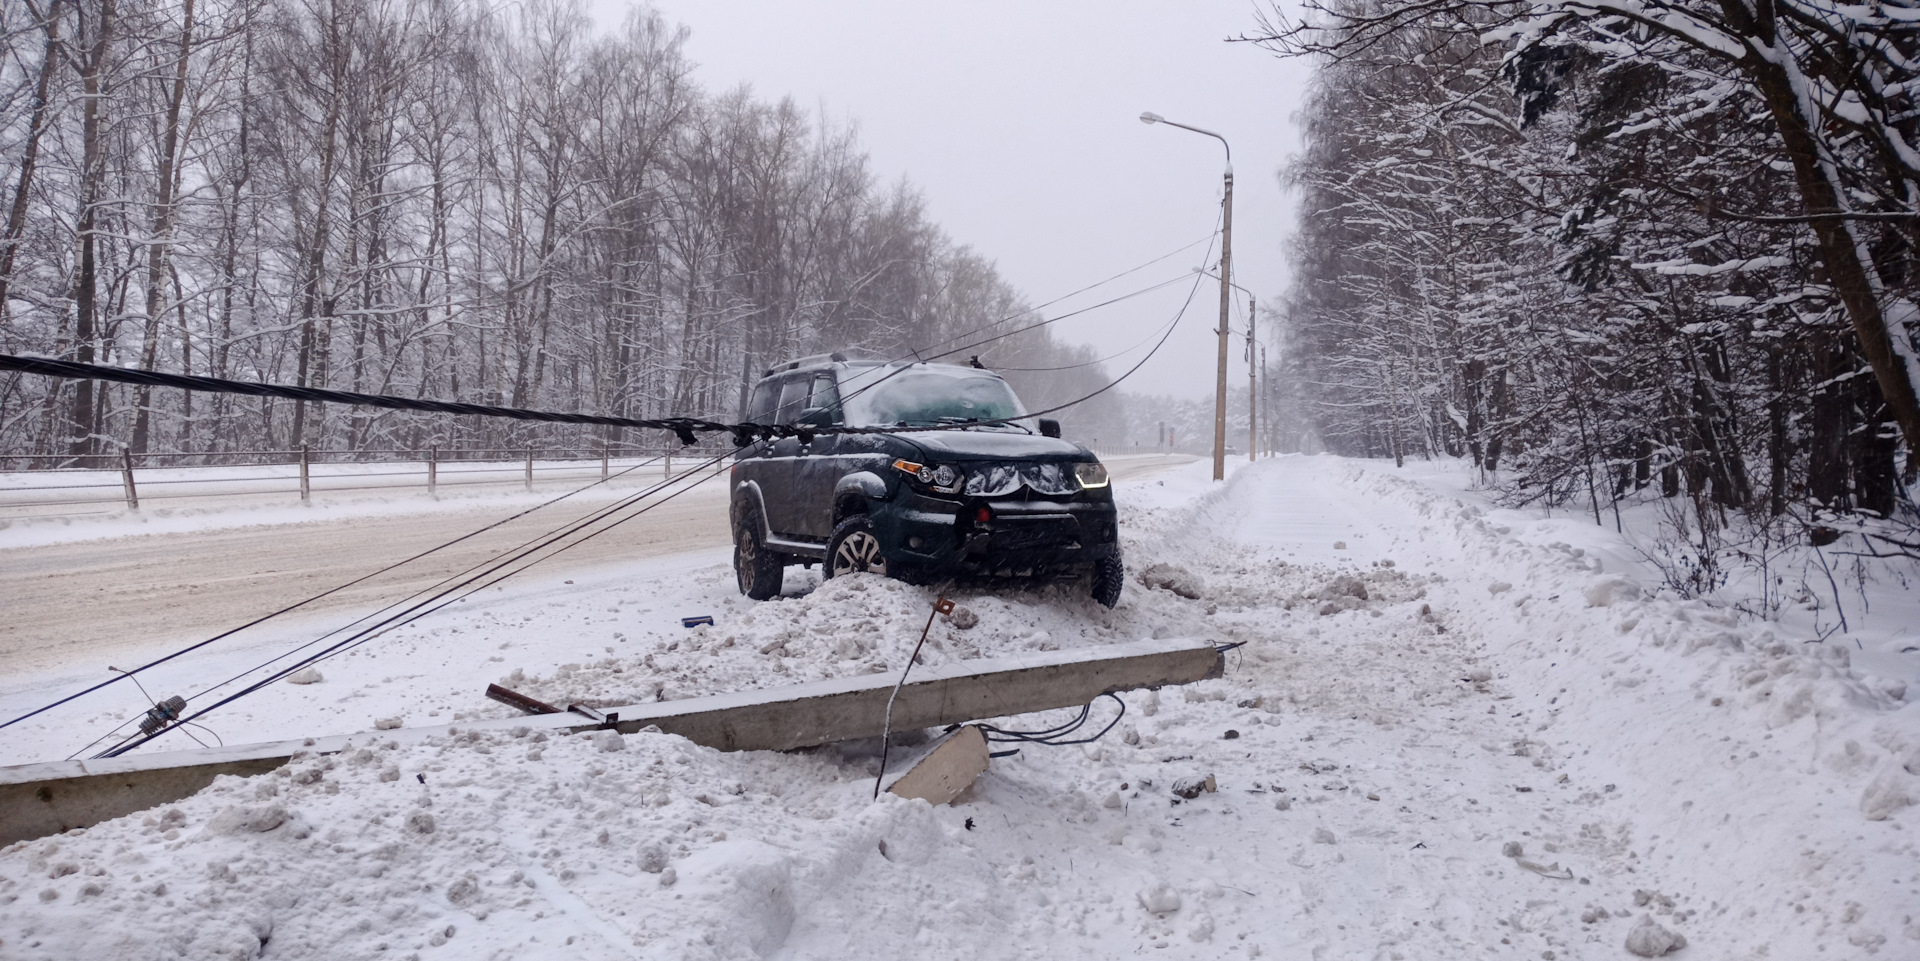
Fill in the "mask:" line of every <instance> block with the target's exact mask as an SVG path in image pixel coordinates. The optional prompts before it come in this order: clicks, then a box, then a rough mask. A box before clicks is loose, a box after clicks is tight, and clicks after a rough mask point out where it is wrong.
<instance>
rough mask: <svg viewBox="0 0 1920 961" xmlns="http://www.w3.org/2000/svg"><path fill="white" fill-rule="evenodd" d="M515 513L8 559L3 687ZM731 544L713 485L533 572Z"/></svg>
mask: <svg viewBox="0 0 1920 961" xmlns="http://www.w3.org/2000/svg"><path fill="white" fill-rule="evenodd" d="M1191 460H1192V458H1191V457H1186V456H1183V455H1138V456H1123V457H1114V458H1110V459H1108V461H1107V464H1108V467H1109V469H1110V470H1111V471H1112V473H1113V475H1114V477H1115V478H1116V479H1121V480H1125V479H1128V478H1134V477H1139V476H1142V475H1145V474H1149V473H1153V472H1155V471H1158V470H1162V469H1165V468H1167V467H1171V466H1174V465H1176V464H1182V463H1186V462H1188V461H1191ZM613 500H614V497H612V496H609V495H606V494H599V495H595V496H594V497H592V498H587V497H582V498H576V499H571V500H568V501H564V502H562V503H561V504H559V505H555V506H553V507H549V508H546V509H543V510H539V511H535V512H534V513H532V514H530V515H528V516H527V517H524V518H521V519H519V520H516V521H513V522H511V523H508V524H505V525H502V526H500V527H497V528H494V529H492V530H489V531H487V532H485V533H483V534H480V535H478V536H475V537H472V538H470V539H468V540H465V541H462V542H461V543H459V544H456V545H454V546H452V547H448V548H445V549H443V550H441V551H438V552H436V553H434V554H433V555H431V556H429V557H426V558H423V559H421V560H418V561H415V562H413V563H410V564H407V565H405V566H404V567H402V568H400V569H398V570H395V571H392V572H390V573H387V574H383V575H380V576H379V577H376V578H373V579H371V580H368V581H366V582H364V583H361V584H358V585H355V586H353V587H349V588H347V589H345V590H342V591H340V592H338V593H336V594H333V595H331V596H329V597H327V598H325V599H324V600H322V601H319V602H317V603H315V604H312V605H309V606H307V607H305V608H302V612H303V613H323V612H326V611H334V610H341V609H356V610H365V611H372V610H374V609H376V608H378V607H380V606H381V605H383V604H386V603H389V602H391V601H393V600H396V599H398V598H400V597H403V596H405V595H407V594H410V593H412V592H414V591H417V590H420V589H422V588H426V587H429V586H431V585H433V584H435V583H437V582H439V581H441V580H442V579H444V578H446V577H447V576H448V575H451V574H455V573H458V572H460V571H464V570H467V569H468V568H470V567H472V566H473V565H475V564H478V563H481V562H483V561H485V560H487V559H488V558H491V557H494V556H496V555H498V554H499V553H500V552H502V551H505V550H508V549H510V548H512V547H514V546H516V545H519V544H522V543H524V542H526V541H527V540H529V539H531V538H534V537H536V536H538V535H540V534H543V533H546V532H548V531H550V530H552V529H554V528H556V527H558V526H560V525H561V524H562V523H564V522H566V521H568V520H571V519H574V518H578V517H580V516H582V515H584V514H586V513H588V512H589V511H591V510H593V509H594V508H597V507H600V506H605V505H607V504H610V503H612V502H613ZM511 513H513V510H512V509H511V508H509V507H506V506H503V505H499V504H496V505H493V506H476V507H473V508H471V509H461V510H453V511H448V510H444V509H439V510H433V511H423V512H421V513H418V514H393V513H383V514H380V515H378V516H366V517H352V516H348V517H336V518H330V519H326V520H319V521H311V522H301V523H292V524H273V525H263V526H254V527H232V528H224V529H207V530H196V531H190V532H183V533H168V534H146V535H137V536H131V537H115V538H106V539H98V540H86V541H76V542H69V543H61V544H50V545H43V546H32V547H17V548H9V549H7V550H5V551H0V675H22V674H32V673H39V672H41V671H45V670H50V669H56V668H59V667H60V666H62V665H65V664H70V663H73V662H75V661H77V660H80V659H82V658H85V659H99V658H102V657H107V658H113V657H128V658H130V657H131V656H133V655H135V654H140V653H151V652H154V651H157V650H159V649H160V648H162V647H168V646H172V645H174V644H177V643H179V642H181V641H184V640H189V639H196V640H197V639H201V638H205V637H209V636H211V635H213V634H216V633H219V632H220V631H222V630H226V629H228V628H231V627H235V626H237V625H239V624H241V623H244V622H246V621H248V620H251V619H253V618H255V617H259V616H261V615H263V614H267V613H270V612H272V611H275V610H279V609H280V608H282V607H285V606H287V605H289V604H292V603H294V602H296V601H299V600H301V599H302V598H306V597H310V596H312V595H315V594H318V593H320V592H322V591H325V590H327V589H329V588H333V587H337V586H339V585H341V584H344V583H346V582H348V581H352V580H354V579H355V578H358V577H361V576H364V575H366V574H369V573H371V572H373V571H376V570H379V569H380V568H382V567H384V566H386V565H388V564H391V563H393V562H395V561H398V560H401V559H403V558H407V557H411V556H413V555H415V554H418V553H420V552H422V551H425V550H427V549H428V548H430V547H433V546H435V545H437V544H441V543H443V542H445V541H448V540H451V539H453V538H455V537H457V536H459V535H461V534H463V533H467V532H469V531H474V530H477V529H479V528H481V527H484V526H486V525H487V524H491V523H493V522H495V521H498V520H500V519H501V518H502V517H505V516H507V515H509V514H511ZM209 523H210V524H214V523H217V520H210V522H209ZM727 543H728V531H727V511H726V488H725V485H724V483H723V482H721V481H717V480H714V481H708V482H706V483H703V484H701V485H699V486H698V487H695V488H693V489H691V490H689V491H687V492H686V493H684V494H682V495H680V496H679V497H677V498H675V499H673V500H671V501H668V502H666V503H663V504H661V505H659V506H658V507H655V508H653V509H651V510H649V511H648V512H647V513H646V514H645V515H644V516H643V517H641V518H638V519H636V520H634V521H631V522H628V523H627V524H625V525H623V526H621V527H618V528H615V529H614V530H612V531H611V532H609V533H607V534H604V535H602V536H599V537H596V538H594V539H593V540H590V541H587V542H586V543H584V544H582V545H580V546H578V547H575V548H573V549H571V550H568V551H566V552H565V553H562V554H559V555H557V556H555V557H553V558H552V559H551V560H547V561H543V562H542V563H541V564H540V565H539V566H538V567H536V568H534V570H536V571H538V572H540V573H542V574H545V575H547V576H556V575H563V574H565V573H567V572H570V571H580V570H585V569H590V568H594V567H599V566H603V565H607V564H611V563H619V562H623V561H631V560H638V559H645V558H654V557H661V556H665V555H671V554H680V553H686V552H689V551H696V550H702V549H712V548H719V547H725V546H726V545H727ZM123 666H124V665H123Z"/></svg>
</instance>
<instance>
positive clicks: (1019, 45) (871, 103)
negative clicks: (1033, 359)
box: [590, 0, 1308, 396]
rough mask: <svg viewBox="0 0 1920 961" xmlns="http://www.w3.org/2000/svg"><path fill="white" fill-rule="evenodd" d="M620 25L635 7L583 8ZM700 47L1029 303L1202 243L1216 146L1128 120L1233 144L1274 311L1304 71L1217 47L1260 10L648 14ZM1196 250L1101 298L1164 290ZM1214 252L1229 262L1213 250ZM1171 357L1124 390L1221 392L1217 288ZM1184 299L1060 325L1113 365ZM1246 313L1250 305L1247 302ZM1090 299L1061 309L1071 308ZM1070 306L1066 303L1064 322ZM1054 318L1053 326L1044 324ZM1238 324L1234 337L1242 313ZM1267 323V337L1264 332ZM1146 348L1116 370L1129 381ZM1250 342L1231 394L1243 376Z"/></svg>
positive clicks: (950, 8) (845, 2) (680, 1)
mask: <svg viewBox="0 0 1920 961" xmlns="http://www.w3.org/2000/svg"><path fill="white" fill-rule="evenodd" d="M590 3H591V7H590V9H591V11H592V14H593V16H594V17H595V19H596V20H599V21H601V22H602V23H603V24H605V25H611V24H613V23H615V22H617V21H618V20H619V19H620V18H621V17H623V16H624V14H625V11H626V10H627V9H628V8H629V7H630V6H632V3H631V0H590ZM653 6H654V7H655V8H656V9H658V10H660V11H661V12H662V13H663V14H664V15H665V16H666V17H667V18H668V19H669V20H673V21H677V22H679V23H682V24H685V25H686V26H688V27H689V28H691V30H692V38H691V39H690V40H689V42H688V48H687V50H688V55H689V56H690V58H691V59H692V60H693V61H694V62H695V63H697V64H698V69H697V71H696V73H695V76H696V78H697V79H698V80H699V81H700V82H701V84H702V85H703V86H705V87H707V88H708V89H714V90H718V89H723V88H728V87H732V86H736V85H738V84H742V83H745V84H750V85H752V87H753V88H754V89H755V91H756V92H758V93H759V94H760V95H761V96H763V97H766V98H768V99H777V98H779V97H781V96H791V97H793V98H794V99H795V101H797V102H798V103H799V104H800V105H801V106H804V107H808V108H810V109H812V110H814V111H816V112H822V111H824V112H825V114H826V115H827V116H828V117H830V118H832V119H834V120H836V121H843V122H844V121H852V122H855V123H857V124H858V126H859V130H860V137H861V140H862V142H863V143H864V145H865V146H866V149H867V150H868V152H869V153H870V154H871V156H872V163H873V167H874V171H875V173H876V174H877V175H878V176H879V177H880V178H881V179H882V180H883V181H894V180H898V179H899V178H901V177H905V178H907V179H908V180H909V181H910V182H911V183H913V184H914V185H915V186H916V187H917V188H918V189H919V190H920V192H921V193H922V194H923V195H924V196H925V197H926V199H927V204H928V212H929V214H930V216H931V217H932V218H933V220H934V221H935V222H936V223H938V224H940V225H941V226H942V227H943V228H944V229H945V230H946V231H947V233H948V234H949V235H950V236H952V237H953V238H954V239H955V240H957V241H959V242H961V243H964V244H966V245H968V246H970V247H972V248H974V249H975V250H976V251H978V252H980V253H981V254H983V255H984V256H986V257H988V258H990V259H992V260H993V261H994V262H996V263H997V264H998V266H999V268H1000V271H1001V274H1002V275H1003V276H1005V277H1006V278H1007V279H1008V280H1009V281H1011V282H1012V283H1013V284H1014V285H1015V286H1016V287H1017V288H1018V289H1020V290H1021V291H1022V292H1024V293H1025V294H1026V295H1027V297H1028V298H1029V299H1030V300H1031V301H1032V302H1034V303H1036V304H1037V303H1041V302H1045V301H1048V300H1052V299H1054V298H1055V297H1058V296H1060V295H1061V294H1064V293H1066V292H1068V291H1071V290H1074V289H1077V288H1079V287H1083V286H1085V285H1087V284H1089V283H1092V282H1094V281H1097V280H1100V279H1103V278H1105V277H1107V276H1110V275H1112V274H1115V273H1118V272H1120V271H1122V270H1125V269H1127V268H1129V267H1133V266H1136V265H1138V264H1140V263H1142V262H1145V261H1148V260H1151V259H1153V258H1155V257H1158V256H1160V255H1162V254H1165V253H1168V252H1170V251H1172V250H1174V249H1175V248H1178V247H1181V246H1182V245H1185V244H1188V243H1190V242H1192V241H1195V240H1198V239H1200V238H1202V237H1204V236H1206V235H1207V233H1208V232H1209V231H1210V230H1211V229H1212V227H1213V224H1214V221H1215V218H1216V216H1217V214H1218V209H1219V196H1220V186H1221V185H1220V174H1221V172H1222V168H1223V166H1224V159H1223V152H1222V150H1221V147H1220V144H1219V142H1218V141H1216V140H1213V139H1211V138H1207V137H1202V136H1200V135H1197V134H1193V133H1188V132H1186V131H1182V130H1176V129H1173V128H1171V127H1167V126H1164V125H1161V126H1151V127H1150V126H1147V125H1144V124H1142V123H1140V121H1139V120H1138V119H1137V118H1138V117H1139V115H1140V112H1141V111H1143V110H1152V111H1154V112H1156V113H1159V114H1162V115H1164V116H1166V117H1167V118H1168V119H1170V120H1178V121H1180V122H1182V123H1186V124H1190V125H1192V126H1196V127H1204V128H1207V129H1209V130H1213V131H1216V132H1218V133H1220V134H1222V135H1223V136H1225V137H1226V138H1227V139H1228V140H1229V141H1230V142H1231V143H1232V145H1233V162H1234V174H1235V184H1234V279H1235V281H1236V282H1237V283H1239V284H1241V285H1243V286H1245V287H1247V288H1249V289H1251V290H1252V291H1253V292H1254V293H1256V294H1258V295H1259V296H1260V297H1261V299H1262V301H1263V302H1264V301H1265V300H1267V299H1268V298H1273V299H1276V300H1277V298H1278V296H1279V295H1280V293H1281V292H1282V290H1283V288H1284V285H1285V283H1286V271H1285V264H1284V258H1283V256H1282V245H1283V244H1284V243H1285V241H1286V237H1287V233H1288V230H1289V229H1290V219H1289V216H1290V202H1289V199H1288V198H1287V197H1286V196H1285V195H1284V194H1283V193H1282V191H1281V188H1280V184H1279V180H1278V177H1277V172H1278V170H1279V168H1280V166H1281V165H1282V164H1283V163H1284V162H1285V160H1286V158H1287V156H1288V155H1289V154H1291V153H1293V152H1294V151H1296V150H1297V149H1298V143H1299V142H1298V137H1297V133H1296V130H1295V128H1294V125H1293V122H1292V116H1293V113H1294V112H1295V111H1296V110H1297V109H1298V107H1299V105H1300V102H1301V99H1302V96H1303V94H1304V87H1305V84H1306V80H1307V76H1308V71H1307V69H1306V65H1305V64H1303V63H1300V62H1295V61H1283V60H1280V59H1278V58H1276V57H1274V56H1273V55H1272V54H1269V53H1267V52H1265V51H1263V50H1261V49H1258V48H1256V47H1253V46H1251V45H1248V44H1240V43H1227V42H1225V38H1227V37H1230V36H1234V35H1237V34H1241V33H1245V32H1252V31H1253V30H1255V29H1256V22H1255V16H1256V13H1257V11H1258V9H1260V8H1259V7H1258V6H1256V4H1255V3H1254V2H1253V0H1158V2H1155V0H1099V2H1094V0H1044V2H1034V0H967V2H959V0H949V2H945V3H934V2H915V0H806V2H799V3H796V2H793V0H657V2H655V3H654V4H653ZM1203 251H1204V247H1196V248H1194V249H1192V250H1190V251H1188V252H1186V253H1184V254H1182V255H1180V256H1178V257H1176V258H1173V259H1171V260H1168V261H1166V262H1164V263H1162V264H1160V265H1158V266H1157V267H1154V268H1149V269H1148V270H1145V271H1142V272H1140V273H1138V274H1135V275H1132V276H1131V277H1129V278H1127V279H1126V280H1123V281H1120V282H1117V283H1116V284H1114V285H1113V286H1112V287H1109V288H1103V289H1102V290H1101V291H1099V292H1097V293H1099V294H1106V295H1108V296H1111V295H1112V294H1117V293H1122V292H1125V291H1127V290H1130V289H1133V288H1135V287H1139V286H1145V285H1146V284H1147V283H1150V282H1152V281H1157V280H1163V279H1168V278H1171V277H1174V276H1177V275H1180V274H1182V273H1184V272H1186V271H1189V270H1191V268H1192V267H1193V266H1196V265H1198V264H1199V263H1200V261H1201V259H1202V256H1203ZM1214 256H1215V257H1217V256H1218V252H1217V251H1216V252H1215V255H1214ZM1206 283H1207V286H1206V287H1203V288H1202V290H1201V292H1200V294H1199V295H1198V296H1197V297H1195V298H1194V305H1193V308H1192V310H1191V311H1190V312H1189V313H1188V315H1187V317H1186V319H1185V320H1184V321H1183V322H1182V323H1181V326H1180V328H1179V330H1178V331H1177V332H1176V333H1175V334H1174V336H1173V338H1172V339H1171V340H1170V341H1169V342H1168V344H1167V347H1166V348H1165V349H1163V350H1162V351H1161V352H1160V354H1158V355H1157V356H1155V357H1154V359H1153V361H1152V362H1151V363H1149V364H1148V365H1147V366H1146V367H1144V368H1142V369H1141V371H1140V373H1139V374H1138V375H1136V376H1135V377H1134V379H1133V380H1131V381H1130V382H1129V383H1128V385H1127V386H1128V388H1129V389H1132V390H1141V391H1148V392H1156V393H1157V392H1165V393H1173V394H1179V395H1183V396H1202V395H1206V396H1211V394H1212V392H1213V382H1214V381H1213V370H1214V350H1215V346H1214V342H1213V338H1212V330H1213V326H1214V322H1215V320H1216V319H1217V317H1218V312H1219V286H1218V284H1217V282H1214V281H1211V280H1209V281H1207V282H1206ZM1186 294H1187V285H1185V284H1180V285H1176V286H1175V287H1172V288H1168V289H1167V290H1165V291H1163V292H1161V293H1159V294H1156V295H1151V296H1145V297H1141V298H1137V299H1135V300H1132V301H1129V302H1127V303H1126V304H1125V305H1121V306H1117V307H1113V308H1106V309H1102V310H1099V311H1095V312H1092V313H1089V314H1086V315H1083V316H1082V317H1080V318H1075V319H1073V320H1069V321H1065V322H1062V323H1061V324H1059V325H1058V326H1057V327H1056V330H1057V331H1058V332H1059V334H1060V335H1061V336H1063V337H1064V338H1065V339H1067V340H1070V341H1076V342H1080V343H1090V344H1096V345H1100V346H1101V347H1102V349H1103V351H1104V352H1105V353H1114V352H1117V351H1119V350H1122V349H1124V348H1127V347H1130V346H1132V345H1134V344H1136V343H1139V342H1141V341H1142V340H1143V339H1146V338H1148V337H1149V335H1150V334H1152V332H1153V331H1154V330H1155V329H1157V328H1159V327H1160V326H1161V325H1163V324H1165V323H1166V322H1167V321H1169V320H1170V319H1171V318H1172V317H1173V315H1174V314H1175V313H1176V312H1177V310H1178V308H1179V305H1180V302H1181V301H1182V300H1184V299H1185V297H1186ZM1235 296H1236V299H1239V298H1241V297H1243V296H1244V295H1241V294H1237V293H1236V295H1235ZM1087 299H1088V298H1081V299H1079V300H1078V301H1074V302H1069V303H1067V304H1064V305H1062V307H1063V308H1070V307H1072V306H1075V305H1076V304H1079V303H1084V302H1086V301H1087ZM1056 309H1058V308H1056ZM1051 312H1052V311H1049V313H1051ZM1236 312H1237V315H1236V319H1235V321H1234V324H1235V327H1236V328H1238V327H1239V326H1240V325H1241V323H1242V321H1241V320H1240V319H1239V318H1238V314H1240V313H1244V307H1237V308H1236ZM1263 323H1264V320H1263ZM1146 349H1147V347H1145V346H1142V347H1140V348H1139V349H1137V350H1135V351H1134V352H1133V353H1131V354H1129V355H1128V356H1126V357H1125V358H1122V359H1120V360H1116V361H1114V362H1112V363H1109V364H1108V369H1109V372H1110V373H1114V374H1117V373H1119V372H1120V371H1122V370H1124V369H1126V367H1129V366H1132V364H1133V362H1134V361H1136V360H1138V359H1139V357H1140V356H1141V355H1143V354H1144V353H1145V352H1146ZM1240 356H1241V353H1240V347H1239V346H1238V345H1236V346H1235V348H1234V350H1233V354H1232V358H1233V367H1231V368H1230V375H1229V376H1230V377H1232V378H1234V381H1235V382H1236V383H1238V382H1241V381H1242V380H1244V378H1245V376H1246V367H1245V366H1243V365H1242V364H1241V362H1240Z"/></svg>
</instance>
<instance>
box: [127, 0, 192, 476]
mask: <svg viewBox="0 0 1920 961" xmlns="http://www.w3.org/2000/svg"><path fill="white" fill-rule="evenodd" d="M193 3H194V0H182V2H181V5H180V50H179V55H178V58H177V59H176V60H175V61H174V65H173V89H172V90H171V91H169V92H168V94H167V115H166V120H165V121H164V127H163V130H162V132H161V137H160V158H159V159H160V169H159V171H158V173H157V174H156V176H155V178H154V179H155V181H156V182H155V184H154V200H153V236H152V238H151V239H150V240H149V241H148V243H147V325H146V333H145V337H144V338H143V342H142V343H141V346H140V366H141V367H143V368H146V369H149V370H151V369H152V368H153V364H154V360H155V357H156V354H157V352H158V349H159V340H160V316H161V314H163V313H164V312H165V310H164V304H165V300H164V299H163V296H162V292H163V291H164V290H165V285H166V280H167V254H168V244H169V243H170V241H171V238H172V234H173V220H174V203H173V198H174V189H175V180H176V175H175V173H174V163H175V160H176V158H177V157H178V156H179V150H180V104H181V102H182V101H183V100H185V99H186V96H187V54H188V53H189V52H190V51H191V50H192V47H193ZM133 396H134V400H133V407H134V414H133V452H134V453H136V454H144V453H146V451H147V429H148V426H149V422H150V419H151V417H152V411H151V410H150V409H149V408H148V405H149V403H151V401H152V399H153V388H152V387H150V386H148V385H146V384H142V385H140V387H139V388H138V389H136V390H135V391H134V395H133Z"/></svg>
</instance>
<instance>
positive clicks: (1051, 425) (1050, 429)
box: [1040, 417, 1060, 437]
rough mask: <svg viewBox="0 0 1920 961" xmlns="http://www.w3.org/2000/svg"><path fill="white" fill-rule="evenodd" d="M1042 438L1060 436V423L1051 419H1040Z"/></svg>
mask: <svg viewBox="0 0 1920 961" xmlns="http://www.w3.org/2000/svg"><path fill="white" fill-rule="evenodd" d="M1040 436H1042V437H1058V436H1060V422H1059V421H1057V420H1054V419H1053V418H1051V417H1042V418H1040Z"/></svg>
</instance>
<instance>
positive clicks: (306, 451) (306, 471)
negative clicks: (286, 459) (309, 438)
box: [300, 444, 313, 504]
mask: <svg viewBox="0 0 1920 961" xmlns="http://www.w3.org/2000/svg"><path fill="white" fill-rule="evenodd" d="M312 461H313V449H312V448H310V447H308V446H307V445H306V444H301V445H300V503H302V504H310V503H313V472H312Z"/></svg>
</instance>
